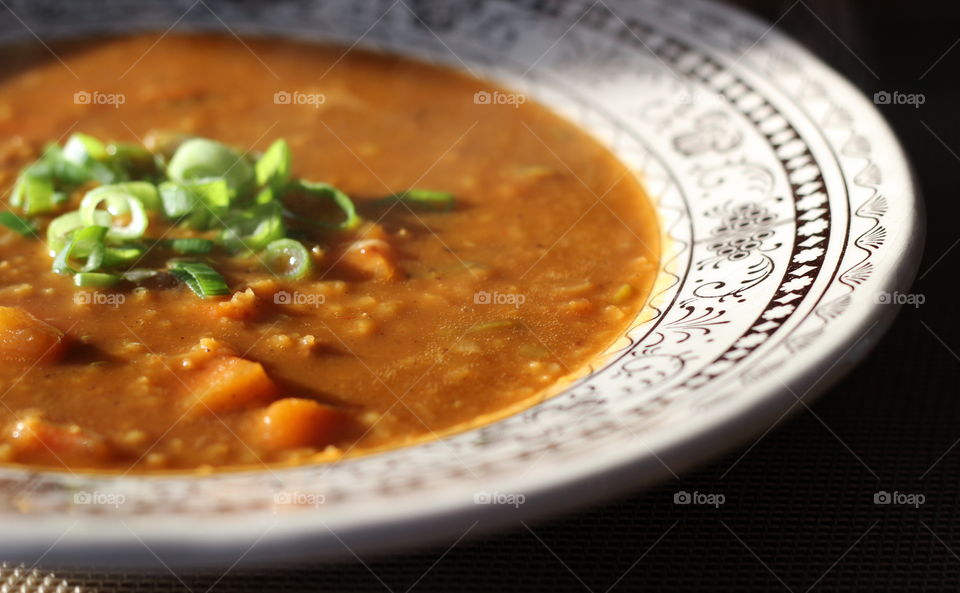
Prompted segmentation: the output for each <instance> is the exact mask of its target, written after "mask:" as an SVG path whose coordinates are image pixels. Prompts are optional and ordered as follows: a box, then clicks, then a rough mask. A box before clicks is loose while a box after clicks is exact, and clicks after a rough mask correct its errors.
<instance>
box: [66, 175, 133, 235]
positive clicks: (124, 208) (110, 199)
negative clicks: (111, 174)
mask: <svg viewBox="0 0 960 593" xmlns="http://www.w3.org/2000/svg"><path fill="white" fill-rule="evenodd" d="M116 187H117V186H112V185H107V186H104V187H102V188H97V189H95V190H92V191H89V192H87V194H86V195H85V196H83V200H81V201H80V219H81V220H82V221H83V223H84V224H85V225H95V224H97V218H96V217H97V216H98V215H97V212H98V210H97V206H99V205H100V203H101V202H106V205H107V212H109V213H110V215H111V216H112V219H111V226H110V231H109V232H108V233H107V238H108V239H110V240H112V241H122V240H125V239H138V238H140V237H142V236H143V234H144V233H145V232H146V231H147V225H149V223H150V220H149V219H148V218H147V211H146V209H144V207H143V202H141V201H140V199H139V198H137V197H135V196H133V195H131V194H130V193H127V192H126V191H124V190H122V189H115V188H116ZM121 216H129V217H130V222H128V223H127V224H126V225H123V226H116V225H113V224H112V222H113V220H115V219H116V218H118V217H121Z"/></svg>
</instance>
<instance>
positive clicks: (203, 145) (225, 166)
mask: <svg viewBox="0 0 960 593" xmlns="http://www.w3.org/2000/svg"><path fill="white" fill-rule="evenodd" d="M167 175H169V176H170V178H171V179H173V180H174V181H179V182H181V183H185V182H188V181H198V180H208V179H215V178H222V179H224V180H225V181H226V183H227V185H228V186H229V188H230V189H231V190H233V191H234V192H240V191H243V190H245V189H248V188H249V186H250V185H251V184H252V183H253V181H254V171H253V167H251V166H250V163H249V162H248V161H247V159H246V157H245V156H243V155H240V154H238V153H237V151H235V150H234V149H232V148H230V147H229V146H227V145H226V144H221V143H220V142H215V141H213V140H207V139H206V138H192V139H190V140H187V141H185V142H184V143H183V144H181V145H180V147H179V148H177V151H176V152H175V153H174V154H173V157H172V158H171V159H170V164H169V165H167Z"/></svg>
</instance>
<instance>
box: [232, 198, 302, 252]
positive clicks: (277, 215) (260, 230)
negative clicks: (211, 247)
mask: <svg viewBox="0 0 960 593" xmlns="http://www.w3.org/2000/svg"><path fill="white" fill-rule="evenodd" d="M226 225H227V228H226V229H224V231H223V232H222V233H221V234H220V239H221V241H222V242H223V244H224V246H225V247H226V248H227V249H228V250H229V251H230V252H231V253H250V252H253V251H260V250H261V249H263V248H264V247H266V246H267V245H269V244H270V243H271V242H272V241H275V240H277V239H282V238H283V237H284V236H286V229H285V227H284V224H283V208H282V207H281V206H280V204H279V203H277V202H269V203H267V204H258V205H256V206H254V207H253V208H251V209H249V210H246V211H241V212H237V213H232V214H231V215H230V216H228V217H227V220H226Z"/></svg>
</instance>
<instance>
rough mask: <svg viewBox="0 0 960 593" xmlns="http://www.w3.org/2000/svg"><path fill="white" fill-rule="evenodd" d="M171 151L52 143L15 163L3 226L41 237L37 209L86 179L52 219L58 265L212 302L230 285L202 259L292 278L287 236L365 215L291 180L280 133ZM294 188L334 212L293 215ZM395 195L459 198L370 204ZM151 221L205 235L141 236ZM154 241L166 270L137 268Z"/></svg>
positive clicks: (78, 276)
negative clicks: (258, 144)
mask: <svg viewBox="0 0 960 593" xmlns="http://www.w3.org/2000/svg"><path fill="white" fill-rule="evenodd" d="M168 153H169V154H161V153H156V154H155V153H153V152H150V151H149V150H147V149H146V148H144V147H142V146H139V145H134V144H127V143H116V142H113V143H105V142H102V141H100V140H98V139H97V138H94V137H92V136H88V135H86V134H73V135H72V136H71V137H70V138H69V139H68V140H67V142H66V143H65V144H64V145H63V146H62V147H61V146H59V145H57V144H52V145H50V146H48V147H47V148H46V149H45V150H44V152H43V154H42V156H41V157H40V159H39V160H37V161H36V162H34V163H33V164H31V165H29V166H27V167H26V168H25V169H23V171H21V173H20V176H19V178H18V179H17V182H16V185H15V186H14V189H13V193H12V194H11V198H10V205H11V206H13V207H14V208H16V209H18V210H19V212H20V213H21V214H20V215H18V214H15V213H14V212H9V211H7V212H0V225H3V226H5V227H7V228H10V229H12V230H14V231H16V232H18V233H21V234H23V235H31V234H36V233H37V230H38V227H37V224H36V222H35V221H34V220H33V218H34V217H37V216H52V215H55V214H59V213H60V212H61V211H62V210H63V209H64V208H65V207H66V204H67V203H68V202H69V201H70V198H71V194H72V193H73V192H77V191H79V190H81V189H84V188H87V187H92V189H89V190H87V191H86V192H85V193H84V194H83V197H82V199H80V202H79V207H78V208H77V209H76V210H72V211H70V212H65V213H62V214H59V215H58V216H56V218H53V219H52V220H51V221H50V223H49V225H48V226H47V245H48V247H49V249H50V253H51V256H52V257H53V271H54V272H56V273H58V274H65V275H70V276H72V277H73V280H74V283H75V284H76V285H77V286H92V287H110V286H114V285H117V284H119V283H121V282H130V283H133V284H141V283H144V282H146V281H147V280H148V279H150V278H153V277H154V276H156V275H158V274H161V273H164V272H166V273H169V274H171V275H172V276H174V277H175V278H177V279H178V280H180V281H181V282H183V283H184V284H186V285H187V286H188V287H189V288H190V289H191V290H193V292H195V293H196V294H197V295H199V296H200V297H202V298H207V297H211V296H219V295H224V294H228V293H229V292H230V291H229V289H228V287H227V283H226V282H225V281H224V279H223V277H222V276H221V275H220V274H219V273H218V272H217V271H216V270H215V269H214V268H213V266H211V264H210V260H208V259H207V258H204V257H202V256H204V255H206V254H208V253H210V252H211V251H212V250H213V249H214V248H220V249H223V250H225V251H226V252H227V253H229V254H231V255H232V256H235V257H248V256H252V255H257V256H259V257H260V259H261V260H262V261H264V262H267V265H268V266H269V267H270V268H271V269H272V270H273V271H274V272H275V273H277V274H279V275H282V276H284V277H288V278H295V279H299V278H304V277H306V276H307V275H308V274H309V273H310V272H311V269H312V259H311V258H310V253H309V251H308V250H307V248H306V247H305V246H304V244H303V242H301V241H300V240H297V238H295V237H292V236H291V235H297V233H298V230H303V229H328V230H349V229H353V228H356V227H357V226H358V225H359V224H360V223H361V217H360V216H359V215H358V214H357V209H356V206H355V205H354V202H353V200H351V199H350V197H349V196H347V194H345V193H344V192H342V191H340V190H339V189H337V188H336V187H333V186H332V185H329V184H327V183H320V182H313V181H307V180H304V179H295V178H294V177H293V176H292V164H291V163H292V158H291V154H290V148H289V146H288V145H287V143H286V141H284V140H282V139H281V140H277V141H276V142H274V143H273V144H272V145H271V146H270V148H269V149H267V151H266V152H264V153H263V154H262V155H258V156H257V158H249V157H248V156H247V155H244V154H241V153H240V152H238V151H236V150H235V149H233V148H231V147H229V146H227V145H225V144H222V143H220V142H216V141H214V140H209V139H207V138H188V139H185V140H183V141H182V142H180V143H179V145H177V146H176V147H175V149H174V150H171V151H168ZM291 195H299V196H302V197H305V198H309V199H311V200H319V201H323V202H325V203H326V204H327V205H329V206H330V208H327V210H330V211H332V212H334V213H336V216H335V217H336V218H339V220H319V219H316V218H313V217H307V216H303V215H301V214H298V213H296V212H294V211H292V210H291V209H290V208H289V207H288V206H287V204H285V202H284V200H285V199H286V198H288V197H290V196H291ZM398 201H399V202H404V203H407V204H411V205H414V206H419V207H424V208H429V209H432V210H450V209H451V208H452V207H453V203H454V199H453V196H452V195H451V194H449V193H446V192H438V191H432V190H422V189H414V190H407V191H403V192H398V193H396V194H393V195H391V196H388V197H386V198H381V199H379V200H376V201H375V203H377V204H384V203H391V202H398ZM325 211H326V210H325ZM151 217H155V218H156V217H162V219H164V220H166V221H168V222H169V223H170V224H175V225H178V226H180V227H184V228H187V229H193V230H194V231H197V232H198V233H203V234H205V235H206V236H209V237H212V238H201V237H181V238H173V239H164V238H149V237H146V236H145V234H146V233H147V229H148V227H149V225H150V220H151ZM302 234H303V233H300V235H302ZM158 245H160V246H162V247H163V248H165V249H166V250H167V251H168V252H172V253H173V254H175V257H172V258H170V259H169V260H168V261H167V262H166V266H165V269H148V268H138V267H136V266H137V265H138V263H139V262H141V260H143V258H144V256H145V255H146V253H147V252H148V251H149V250H150V249H152V248H153V247H155V246H158ZM181 256H183V257H181ZM273 262H280V263H281V264H282V265H280V266H276V267H275V266H274V265H273Z"/></svg>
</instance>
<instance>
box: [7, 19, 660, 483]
mask: <svg viewBox="0 0 960 593" xmlns="http://www.w3.org/2000/svg"><path fill="white" fill-rule="evenodd" d="M158 39H159V41H158ZM154 44H156V45H154ZM53 51H54V52H55V53H56V54H57V55H58V56H59V57H60V58H61V59H62V62H61V61H59V60H58V59H53V58H51V57H50V55H49V54H48V53H46V51H45V50H43V49H42V48H34V47H31V48H30V49H27V48H15V47H11V48H6V49H4V50H2V53H3V56H2V59H0V64H3V66H0V68H2V74H0V188H2V189H3V190H5V195H6V196H7V198H6V199H5V201H4V208H3V211H4V213H5V214H4V219H3V220H4V221H5V222H4V225H5V226H4V227H0V393H2V396H0V402H2V404H3V405H2V406H0V461H2V462H4V463H10V464H25V465H29V466H41V467H46V468H53V469H69V470H101V471H134V472H151V471H171V470H176V471H210V470H212V469H223V468H241V467H243V468H249V467H262V466H263V464H301V463H308V462H324V461H333V460H337V459H340V458H342V457H344V456H349V455H358V454H365V453H370V452H374V451H380V450H384V449H389V448H393V447H399V446H404V445H409V444H413V443H418V442H422V441H424V440H428V439H433V438H438V437H442V436H444V435H447V434H451V433H453V432H456V431H461V430H465V429H469V428H472V427H475V426H478V425H481V424H484V423H488V422H490V421H492V420H495V419H498V418H501V417H503V416H504V415H506V414H509V413H512V412H515V411H517V410H519V409H522V407H523V406H528V405H531V404H533V403H536V402H537V401H539V400H540V399H541V398H543V397H545V396H546V395H547V394H549V393H551V392H552V391H555V390H556V389H557V387H558V386H560V385H562V384H563V381H564V380H565V378H569V377H570V376H571V375H573V374H575V373H576V372H577V371H578V370H579V369H581V368H583V367H584V366H585V365H586V364H588V363H589V362H590V361H591V360H593V359H595V358H596V357H597V356H598V354H600V353H602V352H603V351H604V350H605V349H606V348H607V347H609V346H610V344H611V343H612V342H613V341H614V340H615V339H616V338H617V337H618V336H620V335H622V333H623V332H624V331H625V329H626V327H627V325H628V324H629V323H630V321H631V320H632V319H633V318H634V317H635V316H636V315H637V313H638V311H639V310H640V308H641V307H642V306H643V304H644V302H645V299H646V297H647V294H648V292H649V290H650V288H651V284H652V282H653V280H654V276H655V274H656V270H657V263H658V257H659V244H658V231H657V223H656V219H655V215H654V212H653V209H652V208H651V205H650V204H649V202H648V199H647V196H646V195H645V194H644V191H643V189H642V187H641V185H640V184H639V182H638V180H637V179H636V178H635V177H634V176H633V175H632V174H631V173H630V172H629V171H628V170H627V169H626V168H625V167H624V165H623V164H621V163H620V162H618V161H617V159H616V158H614V157H613V156H612V155H611V154H610V153H609V152H607V151H606V150H605V149H604V148H603V147H602V146H600V145H599V144H598V143H597V142H595V141H594V140H592V139H591V138H590V137H589V136H587V135H586V134H585V133H584V132H582V131H580V130H578V129H577V128H576V127H574V126H573V125H571V124H570V123H568V122H566V121H564V120H563V119H561V118H559V117H557V116H556V115H553V114H552V113H550V112H549V111H548V110H546V109H545V108H544V107H542V106H539V105H537V104H536V103H534V102H532V101H528V100H526V98H525V97H523V96H522V95H518V94H512V93H510V92H509V91H507V90H505V89H501V88H498V87H496V86H494V85H491V84H490V83H488V82H485V81H481V80H477V79H475V78H472V77H470V76H467V75H465V74H462V73H460V72H457V71H454V70H452V69H447V68H444V67H437V66H434V65H428V64H424V63H419V62H416V61H411V60H408V59H404V58H400V57H396V56H391V55H383V54H378V53H369V52H366V51H359V50H352V51H346V50H345V49H344V48H341V47H336V46H324V45H314V44H306V43H301V42H294V41H278V40H266V39H249V40H246V41H245V44H241V43H240V42H239V41H238V40H236V39H233V38H230V37H220V36H208V35H168V36H165V37H162V38H160V37H158V36H157V35H143V36H132V37H123V38H115V39H106V40H98V41H95V42H68V43H61V44H57V45H54V46H53ZM51 143H54V146H53V147H52V148H49V147H48V145H49V144H51ZM45 147H47V148H45ZM78 155H79V156H78ZM38 159H39V160H38ZM224 159H226V160H224ZM227 161H230V162H227ZM38 163H39V164H38ZM65 180H69V181H70V182H69V183H67V181H65ZM31 184H33V185H31ZM185 187H186V188H187V189H188V190H189V192H187V193H184V188H185ZM177 192H180V193H177ZM191 196H193V197H191ZM197 196H199V197H197ZM341 197H342V199H341ZM178 200H181V201H180V202H178ZM183 200H186V201H183ZM191 200H192V201H191ZM178 204H179V206H181V207H182V209H181V210H177V207H178ZM198 204H199V206H198ZM201 206H202V208H201ZM191 208H192V209H191ZM207 210H209V212H207ZM71 221H72V222H71ZM51 226H53V228H50V227H51ZM91 229H92V230H91ZM261 239H262V240H261ZM268 241H269V245H268V244H267V242H268Z"/></svg>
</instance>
